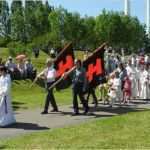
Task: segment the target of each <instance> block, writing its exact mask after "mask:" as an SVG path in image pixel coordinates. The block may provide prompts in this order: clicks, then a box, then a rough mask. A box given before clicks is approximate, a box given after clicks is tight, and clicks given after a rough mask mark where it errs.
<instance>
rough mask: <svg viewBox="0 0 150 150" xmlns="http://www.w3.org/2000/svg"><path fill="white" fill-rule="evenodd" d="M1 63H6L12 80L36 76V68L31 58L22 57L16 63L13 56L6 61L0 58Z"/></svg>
mask: <svg viewBox="0 0 150 150" xmlns="http://www.w3.org/2000/svg"><path fill="white" fill-rule="evenodd" d="M0 65H4V66H6V68H7V71H8V73H9V74H10V76H11V79H12V80H20V79H27V78H29V79H31V80H33V79H34V78H35V77H36V69H35V68H34V66H33V64H32V62H31V59H29V58H28V59H20V60H19V61H18V63H15V62H14V60H13V58H12V57H11V56H9V57H8V59H7V60H6V61H3V60H2V58H0Z"/></svg>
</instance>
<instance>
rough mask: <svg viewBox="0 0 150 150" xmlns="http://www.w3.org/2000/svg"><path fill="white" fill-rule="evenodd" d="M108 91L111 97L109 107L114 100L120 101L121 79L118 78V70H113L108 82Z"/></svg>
mask: <svg viewBox="0 0 150 150" xmlns="http://www.w3.org/2000/svg"><path fill="white" fill-rule="evenodd" d="M109 85H110V92H109V94H108V95H109V96H110V98H111V107H112V106H113V104H114V102H115V101H116V100H118V101H120V102H121V80H120V79H119V72H115V73H114V75H113V76H112V79H111V80H110V82H109Z"/></svg>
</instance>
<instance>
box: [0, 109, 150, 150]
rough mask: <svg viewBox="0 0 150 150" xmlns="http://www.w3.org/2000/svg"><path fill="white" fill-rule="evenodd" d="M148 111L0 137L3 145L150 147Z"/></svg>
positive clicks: (99, 147) (56, 147) (77, 147)
mask: <svg viewBox="0 0 150 150" xmlns="http://www.w3.org/2000/svg"><path fill="white" fill-rule="evenodd" d="M149 114H150V111H142V112H136V113H129V114H126V115H122V116H116V117H113V118H107V119H104V120H96V121H90V122H88V123H84V124H82V125H77V126H72V127H67V128H61V129H53V130H49V131H46V132H40V133H34V134H30V135H26V136H22V137H17V138H14V139H8V140H7V141H6V140H5V141H0V145H1V147H0V148H6V149H150V115H149Z"/></svg>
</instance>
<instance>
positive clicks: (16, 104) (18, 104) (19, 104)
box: [12, 101, 27, 111]
mask: <svg viewBox="0 0 150 150" xmlns="http://www.w3.org/2000/svg"><path fill="white" fill-rule="evenodd" d="M12 105H13V110H14V111H17V110H19V109H27V107H25V106H24V105H25V103H23V102H16V101H14V102H12Z"/></svg>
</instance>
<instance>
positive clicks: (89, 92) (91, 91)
mask: <svg viewBox="0 0 150 150" xmlns="http://www.w3.org/2000/svg"><path fill="white" fill-rule="evenodd" d="M90 95H92V97H93V102H94V104H95V105H97V104H98V102H97V97H96V94H95V89H94V88H93V87H89V90H88V95H87V102H88V101H89V97H90Z"/></svg>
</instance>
